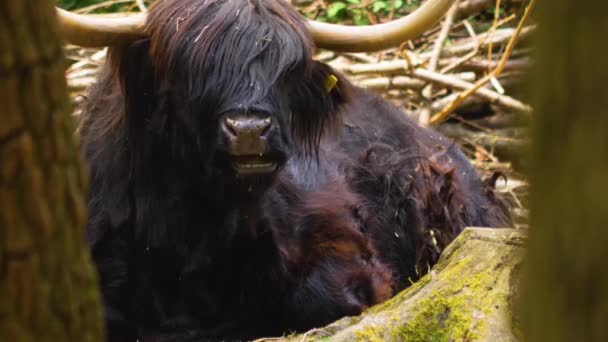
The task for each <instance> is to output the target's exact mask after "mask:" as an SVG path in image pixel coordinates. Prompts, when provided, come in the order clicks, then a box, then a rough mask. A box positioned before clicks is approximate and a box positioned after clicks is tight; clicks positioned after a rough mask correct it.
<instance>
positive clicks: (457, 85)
mask: <svg viewBox="0 0 608 342" xmlns="http://www.w3.org/2000/svg"><path fill="white" fill-rule="evenodd" d="M533 1H534V0H533ZM412 76H414V77H417V78H420V79H422V80H425V81H429V82H435V83H437V84H441V85H442V86H445V87H448V88H450V89H456V90H465V93H466V94H467V96H464V97H463V96H462V95H459V96H458V97H456V99H455V100H454V101H453V102H452V103H451V104H450V106H454V108H452V110H453V109H455V108H456V107H458V105H460V104H461V103H462V101H463V100H464V99H465V98H467V97H468V96H470V95H471V94H473V92H475V91H477V93H476V95H478V96H481V97H484V98H486V99H488V100H489V101H490V102H491V103H496V104H498V105H500V106H502V107H504V108H507V109H510V110H512V111H515V112H518V113H525V114H530V113H532V108H531V107H530V106H529V105H527V104H525V103H523V102H521V101H518V100H516V99H514V98H512V97H510V96H507V95H501V94H499V93H497V92H495V91H492V90H490V89H485V88H481V86H483V85H484V84H485V82H483V83H481V84H479V86H477V84H478V83H479V82H477V83H476V84H472V83H469V82H466V81H462V80H459V79H457V78H454V77H451V76H448V75H444V74H440V73H438V72H430V71H428V70H425V69H420V68H418V69H414V70H413V71H412ZM474 87H476V88H475V89H474ZM471 89H473V90H472V91H471ZM461 97H462V99H460V98H461ZM452 110H450V112H448V113H447V114H444V115H446V117H445V118H447V115H449V113H451V112H452ZM443 112H444V111H441V112H440V113H439V114H441V113H443ZM439 114H436V115H434V116H433V117H432V118H431V121H430V124H431V125H436V124H437V116H438V115H439Z"/></svg>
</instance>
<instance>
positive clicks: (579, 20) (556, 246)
mask: <svg viewBox="0 0 608 342" xmlns="http://www.w3.org/2000/svg"><path fill="white" fill-rule="evenodd" d="M606 8H607V6H606V1H602V0H581V1H570V0H551V1H540V2H539V8H538V11H537V16H538V19H539V20H540V21H541V23H540V25H539V31H538V36H537V39H536V47H537V49H536V51H537V56H536V63H535V68H534V73H533V74H532V88H531V89H532V90H533V91H532V98H533V99H534V100H535V102H536V103H535V109H536V110H535V112H536V114H535V117H534V119H535V120H534V125H533V127H532V138H533V148H532V155H531V157H532V158H531V162H532V178H531V183H532V193H531V198H530V214H531V215H530V227H531V230H530V244H529V248H528V256H527V264H528V265H529V267H528V268H527V271H526V272H525V274H526V277H525V278H524V287H523V289H522V290H523V291H522V292H523V294H524V295H523V301H522V307H524V308H525V309H526V311H525V312H526V315H525V316H524V318H525V320H524V322H525V332H526V340H527V341H608V272H606V266H607V263H608V202H607V201H606V199H604V197H605V196H607V194H608V91H607V89H608V59H607V58H606V54H607V53H608V45H606V44H605V41H606V36H607V35H608V20H606V12H605V9H606Z"/></svg>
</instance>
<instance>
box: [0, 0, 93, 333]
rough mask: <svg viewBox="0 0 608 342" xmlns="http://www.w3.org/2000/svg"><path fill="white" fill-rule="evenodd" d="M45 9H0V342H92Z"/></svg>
mask: <svg viewBox="0 0 608 342" xmlns="http://www.w3.org/2000/svg"><path fill="white" fill-rule="evenodd" d="M54 15H55V11H54V8H53V1H51V0H46V1H22V0H17V1H13V0H7V1H1V2H0V341H100V340H101V339H102V323H101V311H100V302H99V294H98V290H97V285H96V277H95V274H94V270H93V268H92V266H91V264H90V262H89V256H88V252H87V251H86V249H85V246H84V237H83V232H84V231H83V228H84V225H85V220H86V212H85V198H84V190H85V185H86V182H85V179H84V175H83V172H82V167H81V162H80V159H79V153H78V150H77V148H76V144H75V139H74V125H73V122H72V118H71V117H70V113H71V106H70V103H69V99H68V95H67V88H66V82H65V78H64V69H65V65H64V59H63V51H62V48H61V44H60V40H59V38H58V35H57V27H56V20H55V17H54Z"/></svg>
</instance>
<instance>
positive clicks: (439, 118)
mask: <svg viewBox="0 0 608 342" xmlns="http://www.w3.org/2000/svg"><path fill="white" fill-rule="evenodd" d="M535 2H536V0H530V3H529V4H528V6H527V7H526V10H525V11H524V15H523V16H522V18H521V20H520V22H519V24H518V25H517V28H516V29H515V33H514V34H513V36H512V37H511V40H509V43H508V44H507V49H506V51H505V53H504V54H503V55H502V59H501V61H500V63H499V64H498V66H497V67H496V69H494V70H493V71H492V72H491V73H489V74H488V75H486V76H485V77H483V78H481V79H480V80H479V81H477V82H476V83H475V84H474V85H473V86H472V87H470V88H468V89H467V90H465V91H464V92H463V93H461V94H459V95H458V97H457V98H456V100H454V102H452V103H451V104H450V105H449V106H447V107H446V108H444V109H443V110H442V111H441V112H439V113H437V114H436V115H435V116H433V117H432V118H431V121H430V124H431V125H438V124H440V123H442V122H443V121H445V120H446V119H447V118H448V117H449V115H450V113H451V112H452V111H453V110H454V109H456V108H457V107H458V105H460V103H462V101H464V99H465V98H467V97H469V96H471V94H473V93H474V92H475V91H477V90H479V91H480V93H481V92H482V91H484V90H483V89H480V88H481V87H482V86H483V85H484V84H485V83H486V82H488V80H489V79H490V78H491V77H497V76H498V75H500V73H501V72H502V70H503V69H504V66H505V64H506V63H507V60H508V59H509V56H510V55H511V51H513V47H514V46H515V42H516V41H517V38H518V37H519V34H520V32H521V30H522V28H523V25H524V22H525V21H526V19H527V18H528V16H529V15H530V11H531V9H532V8H533V7H534V3H535ZM495 94H497V93H495ZM497 95H498V96H499V97H502V98H503V100H504V97H505V95H500V94H497ZM518 102H519V101H518ZM526 107H527V108H526ZM524 108H525V109H526V110H524V111H522V112H527V113H530V112H531V108H530V107H529V106H527V105H525V107H524Z"/></svg>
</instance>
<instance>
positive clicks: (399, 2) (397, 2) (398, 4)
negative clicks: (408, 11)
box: [393, 0, 403, 9]
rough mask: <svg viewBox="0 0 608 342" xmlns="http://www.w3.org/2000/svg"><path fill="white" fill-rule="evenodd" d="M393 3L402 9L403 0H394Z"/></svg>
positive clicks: (396, 7)
mask: <svg viewBox="0 0 608 342" xmlns="http://www.w3.org/2000/svg"><path fill="white" fill-rule="evenodd" d="M393 4H394V6H395V9H400V8H401V7H403V0H393Z"/></svg>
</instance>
